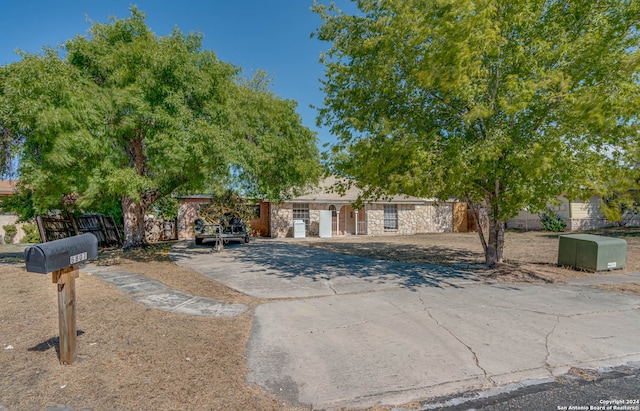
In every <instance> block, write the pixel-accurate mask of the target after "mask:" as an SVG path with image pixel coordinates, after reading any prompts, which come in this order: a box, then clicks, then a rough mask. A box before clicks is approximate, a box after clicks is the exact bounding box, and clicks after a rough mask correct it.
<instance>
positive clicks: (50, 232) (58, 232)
mask: <svg viewBox="0 0 640 411" xmlns="http://www.w3.org/2000/svg"><path fill="white" fill-rule="evenodd" d="M36 222H37V223H38V231H40V241H42V242H43V243H44V242H47V241H53V240H60V239H62V238H67V237H72V236H74V235H76V230H75V228H74V227H73V223H72V222H71V220H69V219H67V218H63V217H62V216H44V215H39V216H37V217H36Z"/></svg>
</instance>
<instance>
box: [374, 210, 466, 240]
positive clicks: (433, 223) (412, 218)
mask: <svg viewBox="0 0 640 411" xmlns="http://www.w3.org/2000/svg"><path fill="white" fill-rule="evenodd" d="M367 221H368V225H369V231H368V233H369V234H371V235H389V234H392V235H412V234H419V233H442V232H451V231H452V230H453V209H452V205H451V204H449V203H447V204H438V205H436V204H433V203H429V204H417V205H413V204H398V229H397V230H385V229H384V204H370V205H367Z"/></svg>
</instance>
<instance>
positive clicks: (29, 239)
mask: <svg viewBox="0 0 640 411" xmlns="http://www.w3.org/2000/svg"><path fill="white" fill-rule="evenodd" d="M22 231H24V234H25V235H24V238H23V239H22V242H23V243H29V244H34V243H39V242H40V233H39V232H38V227H37V226H36V225H34V224H23V225H22Z"/></svg>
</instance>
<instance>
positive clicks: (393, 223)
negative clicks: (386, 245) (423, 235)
mask: <svg viewBox="0 0 640 411" xmlns="http://www.w3.org/2000/svg"><path fill="white" fill-rule="evenodd" d="M384 229H385V230H397V229H398V206H397V205H395V204H385V205H384Z"/></svg>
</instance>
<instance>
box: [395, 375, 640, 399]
mask: <svg viewBox="0 0 640 411" xmlns="http://www.w3.org/2000/svg"><path fill="white" fill-rule="evenodd" d="M584 377H586V378H584ZM478 397H480V398H478ZM434 409H437V410H443V411H463V410H464V411H466V410H483V411H485V410H486V411H507V410H509V411H512V410H540V411H545V410H553V411H560V410H564V411H568V410H590V411H591V410H603V411H605V410H626V411H639V410H640V364H638V367H619V368H616V369H613V370H608V372H601V373H594V374H592V375H586V376H583V378H580V377H574V378H571V377H565V378H559V380H558V381H555V382H552V383H547V384H539V385H535V386H530V387H528V388H524V389H520V390H516V391H512V392H507V393H499V394H495V395H489V396H486V397H484V396H483V393H477V392H469V393H467V394H465V395H462V396H456V397H453V398H443V399H440V400H437V401H432V402H429V403H427V404H424V408H421V409H420V410H419V411H427V410H434ZM398 411H400V409H398ZM413 411H416V410H413Z"/></svg>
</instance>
